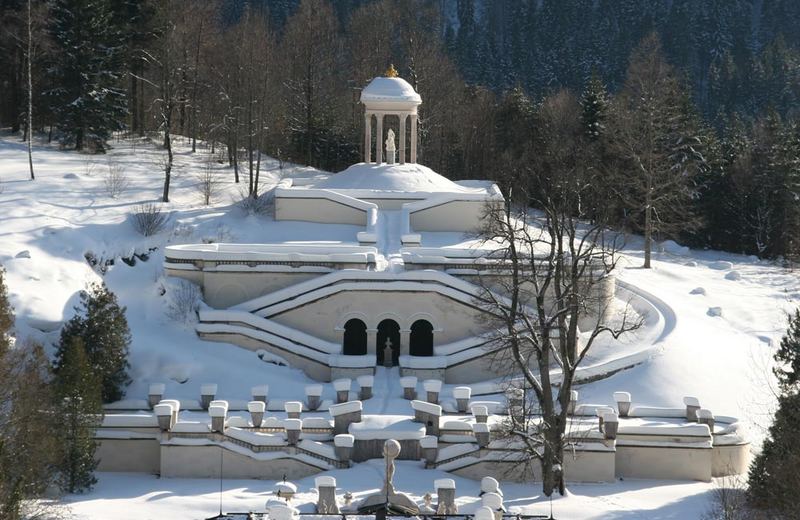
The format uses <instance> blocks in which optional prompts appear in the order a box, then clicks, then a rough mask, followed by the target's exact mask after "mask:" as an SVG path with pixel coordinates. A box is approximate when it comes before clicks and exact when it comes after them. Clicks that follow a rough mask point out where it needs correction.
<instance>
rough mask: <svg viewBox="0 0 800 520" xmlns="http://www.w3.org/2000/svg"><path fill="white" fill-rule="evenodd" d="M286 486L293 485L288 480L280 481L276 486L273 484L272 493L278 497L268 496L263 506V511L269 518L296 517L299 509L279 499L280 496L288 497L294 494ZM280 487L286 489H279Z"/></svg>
mask: <svg viewBox="0 0 800 520" xmlns="http://www.w3.org/2000/svg"><path fill="white" fill-rule="evenodd" d="M288 486H294V484H291V483H290V482H281V483H280V484H278V485H277V486H275V488H276V489H275V491H274V494H275V496H277V497H278V498H270V499H269V500H267V503H266V505H265V507H264V511H265V512H266V513H267V515H268V516H269V519H270V520H296V519H297V518H298V514H299V511H298V510H297V509H295V508H293V507H291V506H289V505H288V504H287V502H284V501H283V500H281V499H282V498H285V499H287V500H288V499H290V498H291V497H292V496H294V493H292V492H291V491H289V488H288ZM281 488H285V489H286V490H283V491H282V490H281Z"/></svg>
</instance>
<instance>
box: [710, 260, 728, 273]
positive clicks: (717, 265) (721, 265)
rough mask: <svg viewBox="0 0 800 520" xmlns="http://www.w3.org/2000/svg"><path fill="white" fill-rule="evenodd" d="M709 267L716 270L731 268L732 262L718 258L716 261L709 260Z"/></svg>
mask: <svg viewBox="0 0 800 520" xmlns="http://www.w3.org/2000/svg"><path fill="white" fill-rule="evenodd" d="M708 268H709V269H715V270H717V271H727V270H729V269H733V264H732V263H730V262H728V261H726V260H718V261H716V262H711V263H710V264H708Z"/></svg>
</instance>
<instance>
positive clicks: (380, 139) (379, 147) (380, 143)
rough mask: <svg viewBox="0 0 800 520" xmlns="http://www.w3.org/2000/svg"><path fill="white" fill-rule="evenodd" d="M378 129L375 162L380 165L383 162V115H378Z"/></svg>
mask: <svg viewBox="0 0 800 520" xmlns="http://www.w3.org/2000/svg"><path fill="white" fill-rule="evenodd" d="M376 117H377V118H378V127H377V130H378V131H377V132H376V133H375V162H376V163H378V164H380V163H382V162H383V114H377V115H376Z"/></svg>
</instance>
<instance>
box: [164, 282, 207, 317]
mask: <svg viewBox="0 0 800 520" xmlns="http://www.w3.org/2000/svg"><path fill="white" fill-rule="evenodd" d="M165 295H166V297H167V317H168V318H169V319H171V320H174V321H177V322H178V323H193V322H195V321H197V309H199V308H200V301H201V293H200V287H198V286H197V285H195V284H193V283H192V282H189V281H187V280H180V279H176V280H170V281H169V284H168V286H167V287H166V293H165Z"/></svg>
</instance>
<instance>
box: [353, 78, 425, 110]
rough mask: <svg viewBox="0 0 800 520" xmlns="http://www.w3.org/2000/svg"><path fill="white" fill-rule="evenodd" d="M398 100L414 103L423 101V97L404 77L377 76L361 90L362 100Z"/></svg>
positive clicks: (363, 101) (364, 101) (417, 103)
mask: <svg viewBox="0 0 800 520" xmlns="http://www.w3.org/2000/svg"><path fill="white" fill-rule="evenodd" d="M382 101H397V102H407V103H411V104H414V105H419V104H420V103H422V98H420V97H419V94H417V92H416V91H415V90H414V87H412V86H411V84H410V83H409V82H408V81H406V80H404V79H403V78H398V77H394V78H386V77H377V78H375V79H373V80H372V81H370V82H369V85H367V86H366V87H364V89H363V90H362V91H361V102H362V103H369V102H382Z"/></svg>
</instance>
